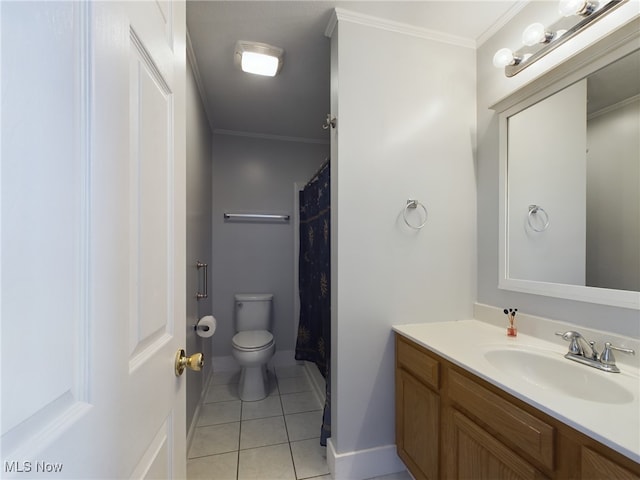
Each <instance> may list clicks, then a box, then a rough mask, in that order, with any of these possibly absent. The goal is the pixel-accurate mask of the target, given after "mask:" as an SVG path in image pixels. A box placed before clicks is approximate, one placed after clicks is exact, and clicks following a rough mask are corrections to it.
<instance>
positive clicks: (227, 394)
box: [204, 383, 240, 403]
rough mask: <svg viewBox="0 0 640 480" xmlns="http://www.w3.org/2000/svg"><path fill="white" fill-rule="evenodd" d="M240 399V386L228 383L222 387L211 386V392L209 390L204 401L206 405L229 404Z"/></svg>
mask: <svg viewBox="0 0 640 480" xmlns="http://www.w3.org/2000/svg"><path fill="white" fill-rule="evenodd" d="M239 399H240V397H238V384H237V383H228V384H222V385H211V386H210V387H209V390H207V396H206V397H205V399H204V403H212V402H228V401H230V400H239Z"/></svg>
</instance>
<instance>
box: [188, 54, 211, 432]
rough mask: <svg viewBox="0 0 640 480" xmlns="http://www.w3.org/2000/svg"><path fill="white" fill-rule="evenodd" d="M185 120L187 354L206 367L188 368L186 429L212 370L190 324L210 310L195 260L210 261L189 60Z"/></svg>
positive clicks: (199, 109) (201, 139)
mask: <svg viewBox="0 0 640 480" xmlns="http://www.w3.org/2000/svg"><path fill="white" fill-rule="evenodd" d="M185 94H186V95H185V96H186V122H187V178H186V181H187V265H186V269H187V273H186V279H187V332H186V349H187V354H188V355H191V354H193V353H196V352H202V353H203V354H204V356H205V368H204V370H203V371H202V372H193V371H191V370H189V369H187V428H189V426H190V425H191V422H192V420H193V416H194V414H195V411H196V408H197V406H198V402H199V401H200V398H201V396H202V391H203V389H204V388H205V387H206V383H205V382H206V380H207V378H208V376H209V373H210V371H211V341H210V340H209V339H202V338H200V337H198V336H197V335H196V334H195V331H194V330H193V325H194V324H195V323H196V322H197V321H198V319H199V318H201V317H203V316H205V315H209V314H210V313H211V304H210V301H209V300H199V301H198V300H196V298H195V293H196V291H197V290H198V289H199V288H202V285H201V283H202V279H200V282H198V271H197V269H196V266H195V265H196V262H197V261H200V262H204V263H211V130H210V128H209V121H208V120H207V116H206V113H205V111H204V107H203V104H202V101H201V99H200V94H199V93H198V87H197V85H196V81H195V77H194V74H193V68H192V66H191V62H187V78H186V92H185Z"/></svg>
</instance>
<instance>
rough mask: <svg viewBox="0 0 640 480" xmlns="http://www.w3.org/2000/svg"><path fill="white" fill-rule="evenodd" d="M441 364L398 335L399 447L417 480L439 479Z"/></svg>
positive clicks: (401, 455) (397, 404) (397, 414)
mask: <svg viewBox="0 0 640 480" xmlns="http://www.w3.org/2000/svg"><path fill="white" fill-rule="evenodd" d="M439 367H440V366H439V364H438V362H437V361H436V360H434V359H433V358H431V357H429V356H428V354H427V352H426V350H425V349H423V348H422V347H420V346H418V345H415V344H413V343H410V342H409V341H407V340H405V339H404V338H402V337H400V336H397V337H396V447H397V451H398V456H399V457H400V458H401V459H402V461H403V462H404V463H405V465H407V467H408V468H409V470H410V471H411V473H412V474H413V476H414V478H415V479H416V480H425V479H427V480H438V479H439V478H440V476H439V470H438V462H439V446H440V442H439V434H440V396H439V394H438V385H439Z"/></svg>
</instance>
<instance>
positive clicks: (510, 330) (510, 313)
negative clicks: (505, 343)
mask: <svg viewBox="0 0 640 480" xmlns="http://www.w3.org/2000/svg"><path fill="white" fill-rule="evenodd" d="M517 311H518V309H517V308H509V309H506V308H505V309H504V314H505V315H506V316H507V318H508V319H509V326H508V327H507V337H516V336H517V335H518V329H517V328H516V312H517Z"/></svg>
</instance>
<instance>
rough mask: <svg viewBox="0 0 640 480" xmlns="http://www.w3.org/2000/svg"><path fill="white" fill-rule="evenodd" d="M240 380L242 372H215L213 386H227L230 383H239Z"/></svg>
mask: <svg viewBox="0 0 640 480" xmlns="http://www.w3.org/2000/svg"><path fill="white" fill-rule="evenodd" d="M238 380H240V370H234V371H231V372H214V374H213V380H212V381H211V383H212V384H213V385H227V384H229V383H238Z"/></svg>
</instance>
